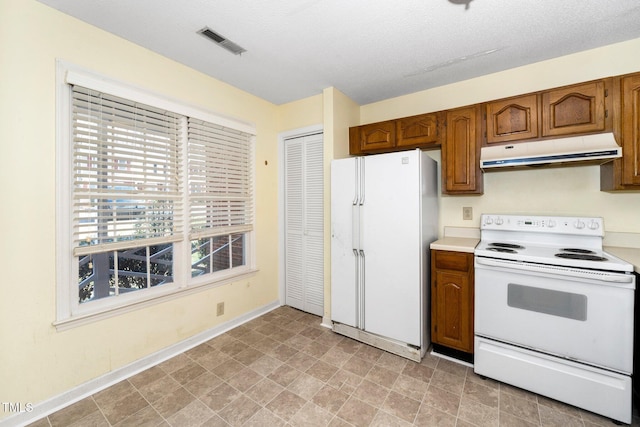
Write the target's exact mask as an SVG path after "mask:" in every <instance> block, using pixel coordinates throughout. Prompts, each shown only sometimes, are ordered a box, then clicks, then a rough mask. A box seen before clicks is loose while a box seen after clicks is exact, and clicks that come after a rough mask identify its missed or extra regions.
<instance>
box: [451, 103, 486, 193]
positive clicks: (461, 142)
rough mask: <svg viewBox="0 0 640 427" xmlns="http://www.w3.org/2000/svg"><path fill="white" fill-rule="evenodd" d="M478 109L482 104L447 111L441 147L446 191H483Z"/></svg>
mask: <svg viewBox="0 0 640 427" xmlns="http://www.w3.org/2000/svg"><path fill="white" fill-rule="evenodd" d="M479 113H480V108H479V106H472V107H465V108H459V109H457V110H450V111H447V115H446V118H447V120H446V138H445V144H444V147H443V149H442V186H443V193H446V194H482V172H481V171H480V161H479V160H480V159H479V151H480V144H479V142H478V137H479V136H480V135H481V129H480V122H481V121H480V120H479Z"/></svg>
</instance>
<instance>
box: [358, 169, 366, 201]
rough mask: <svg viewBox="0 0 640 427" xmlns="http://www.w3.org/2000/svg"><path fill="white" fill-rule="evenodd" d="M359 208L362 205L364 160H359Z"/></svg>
mask: <svg viewBox="0 0 640 427" xmlns="http://www.w3.org/2000/svg"><path fill="white" fill-rule="evenodd" d="M359 184H360V191H359V193H360V202H359V204H360V206H362V205H364V187H365V185H364V158H361V159H360V182H359Z"/></svg>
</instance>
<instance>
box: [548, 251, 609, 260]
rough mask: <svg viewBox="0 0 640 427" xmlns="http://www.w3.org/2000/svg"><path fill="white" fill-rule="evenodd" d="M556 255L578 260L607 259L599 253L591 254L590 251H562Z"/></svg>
mask: <svg viewBox="0 0 640 427" xmlns="http://www.w3.org/2000/svg"><path fill="white" fill-rule="evenodd" d="M555 256H557V257H558V258H564V259H578V260H585V261H607V259H606V258H605V257H601V256H598V255H590V254H588V253H567V252H560V253H558V254H556V255H555Z"/></svg>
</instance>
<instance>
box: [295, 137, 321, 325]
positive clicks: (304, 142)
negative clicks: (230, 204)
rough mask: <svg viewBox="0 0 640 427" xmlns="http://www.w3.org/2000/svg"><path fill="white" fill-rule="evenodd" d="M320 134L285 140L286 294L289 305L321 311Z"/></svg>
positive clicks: (314, 311) (312, 311)
mask: <svg viewBox="0 0 640 427" xmlns="http://www.w3.org/2000/svg"><path fill="white" fill-rule="evenodd" d="M323 211H324V208H323V162H322V134H321V133H320V134H314V135H308V136H303V137H298V138H291V139H287V140H285V234H286V237H285V294H286V304H287V305H290V306H291V307H294V308H297V309H300V310H303V311H306V312H309V313H313V314H316V315H318V316H322V315H323V308H324V273H323V270H324V249H323V242H324V237H323V234H324V228H323Z"/></svg>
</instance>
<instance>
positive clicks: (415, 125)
mask: <svg viewBox="0 0 640 427" xmlns="http://www.w3.org/2000/svg"><path fill="white" fill-rule="evenodd" d="M438 124H439V123H438V115H437V114H435V113H434V114H421V115H419V116H412V117H405V118H403V119H398V120H396V137H397V144H396V145H397V146H398V147H423V148H427V147H426V146H435V147H438V146H440V140H439V139H438V138H439V132H438Z"/></svg>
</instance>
